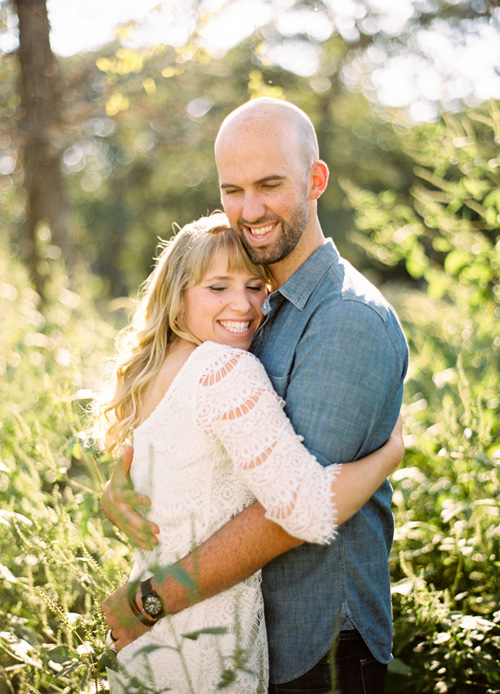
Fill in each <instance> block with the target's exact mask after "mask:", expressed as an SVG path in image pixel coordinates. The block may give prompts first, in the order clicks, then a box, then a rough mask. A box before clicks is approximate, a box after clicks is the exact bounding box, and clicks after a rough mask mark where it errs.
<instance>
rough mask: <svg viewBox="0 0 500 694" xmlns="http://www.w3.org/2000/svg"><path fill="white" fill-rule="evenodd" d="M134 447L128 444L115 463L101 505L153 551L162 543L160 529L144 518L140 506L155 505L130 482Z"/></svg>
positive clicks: (133, 538)
mask: <svg viewBox="0 0 500 694" xmlns="http://www.w3.org/2000/svg"><path fill="white" fill-rule="evenodd" d="M133 455H134V449H133V448H132V446H127V448H126V450H125V453H124V455H123V457H122V458H121V459H120V460H118V461H117V462H116V463H115V466H114V468H113V474H112V475H111V479H110V480H109V482H107V483H106V485H105V486H104V489H103V491H102V494H101V508H102V510H103V511H104V513H105V515H106V516H107V517H108V518H109V520H110V521H111V522H112V523H113V524H114V525H116V526H117V527H118V528H119V529H120V530H121V531H122V532H124V533H125V535H126V536H127V537H128V538H129V539H130V540H131V541H132V542H133V543H134V545H136V546H138V547H140V548H141V549H146V550H151V549H153V546H154V545H156V544H158V538H157V537H156V535H157V534H158V533H159V532H160V529H159V528H158V526H157V525H156V523H152V522H150V521H148V520H146V519H145V518H143V517H142V516H141V515H140V513H139V512H138V510H137V508H138V507H140V506H143V507H147V506H150V505H151V500H150V499H149V497H147V496H145V495H144V494H138V493H137V492H136V491H135V490H134V488H133V487H132V483H131V481H130V466H131V465H132V458H133Z"/></svg>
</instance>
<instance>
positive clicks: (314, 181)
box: [309, 159, 330, 200]
mask: <svg viewBox="0 0 500 694" xmlns="http://www.w3.org/2000/svg"><path fill="white" fill-rule="evenodd" d="M310 175H311V188H310V190H309V199H310V200H317V199H318V198H319V197H320V196H321V194H322V193H323V191H324V190H325V188H326V186H327V185H328V176H329V175H330V172H329V171H328V166H327V165H326V164H325V162H324V161H322V160H321V159H318V160H317V161H315V162H314V164H313V165H312V166H311V173H310Z"/></svg>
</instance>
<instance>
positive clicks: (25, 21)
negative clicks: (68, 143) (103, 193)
mask: <svg viewBox="0 0 500 694" xmlns="http://www.w3.org/2000/svg"><path fill="white" fill-rule="evenodd" d="M14 5H15V9H16V12H17V15H18V18H19V50H18V56H19V63H20V85H19V89H20V96H21V103H20V109H19V112H18V118H19V121H20V130H21V136H22V141H23V145H22V161H23V172H24V188H25V190H26V218H25V226H26V237H27V256H28V262H29V268H30V272H31V277H32V280H33V282H34V284H35V288H36V291H37V292H38V293H39V294H40V296H42V297H43V296H44V293H45V288H44V280H45V276H46V275H47V274H48V270H47V268H46V267H45V268H44V264H45V265H46V264H47V263H48V262H49V261H50V260H53V259H57V258H59V257H60V256H61V252H62V254H63V257H64V258H66V259H68V258H69V257H70V247H69V243H68V237H67V200H66V195H65V185H64V180H63V177H62V172H61V163H60V156H61V136H60V129H61V117H60V94H59V91H58V87H57V74H58V66H57V62H56V59H55V57H54V55H53V53H52V51H51V48H50V43H49V22H48V18H47V7H46V0H14ZM50 240H52V241H53V244H50V243H49V242H50ZM42 245H43V251H42V250H41V247H42Z"/></svg>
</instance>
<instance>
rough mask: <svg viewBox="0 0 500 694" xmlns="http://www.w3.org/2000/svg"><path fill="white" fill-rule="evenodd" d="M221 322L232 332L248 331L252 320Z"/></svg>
mask: <svg viewBox="0 0 500 694" xmlns="http://www.w3.org/2000/svg"><path fill="white" fill-rule="evenodd" d="M220 324H221V325H222V327H223V328H226V330H229V331H230V332H232V333H246V331H247V330H248V328H249V327H250V321H244V322H243V323H242V322H241V321H226V320H221V321H220Z"/></svg>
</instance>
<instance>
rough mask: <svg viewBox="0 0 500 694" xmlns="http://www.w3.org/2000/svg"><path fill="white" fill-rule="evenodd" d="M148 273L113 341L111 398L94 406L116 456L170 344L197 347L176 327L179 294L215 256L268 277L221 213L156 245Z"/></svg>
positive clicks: (104, 437)
mask: <svg viewBox="0 0 500 694" xmlns="http://www.w3.org/2000/svg"><path fill="white" fill-rule="evenodd" d="M161 248H162V251H161V253H160V255H159V256H158V258H157V259H156V265H155V268H154V270H153V272H152V273H151V274H150V276H149V277H148V278H147V280H146V281H145V282H144V284H143V285H142V287H141V289H140V292H139V299H140V301H139V306H138V309H137V311H136V313H135V315H134V317H133V319H132V321H131V324H130V326H129V327H128V328H126V329H125V330H124V331H122V333H121V334H120V336H119V339H118V347H119V350H118V355H117V357H116V359H115V369H114V382H113V383H112V384H111V396H110V397H107V398H105V399H104V398H101V399H100V402H96V403H95V407H94V413H95V421H96V426H95V433H96V436H97V438H98V439H99V440H101V442H102V443H103V444H104V446H105V448H106V449H107V450H108V451H109V452H111V453H116V452H117V450H118V448H119V447H120V446H121V445H122V444H123V443H124V442H125V441H126V440H127V437H128V435H129V433H130V431H131V429H133V427H134V426H136V425H137V423H138V422H139V419H140V412H141V406H142V404H143V400H144V395H145V393H146V389H147V388H148V386H149V385H150V383H151V381H152V380H153V379H154V378H156V376H157V375H158V373H159V371H160V368H161V366H162V364H163V362H164V360H165V356H166V354H167V352H168V350H169V348H170V346H171V344H172V343H173V342H174V340H175V339H176V338H181V339H183V340H187V341H188V342H192V343H194V344H195V345H199V344H200V341H199V340H198V339H197V338H196V337H195V336H194V335H193V334H192V333H191V332H190V331H189V330H188V329H187V328H185V327H183V326H182V324H181V315H182V311H183V299H184V292H185V290H186V289H187V288H188V287H192V286H194V285H196V284H198V283H199V282H201V280H202V279H203V277H204V276H205V275H206V273H207V272H208V270H209V268H210V266H211V264H212V262H213V260H214V258H215V256H216V255H217V254H218V253H219V251H221V250H225V251H227V253H228V262H229V267H228V270H231V271H233V270H236V271H244V272H248V273H250V274H254V275H256V276H259V277H261V278H262V279H263V280H264V281H265V282H266V284H268V285H269V286H270V275H269V273H268V271H267V270H266V268H265V267H264V266H262V265H260V266H259V265H255V264H254V263H253V262H252V261H251V260H250V258H249V257H248V255H247V253H246V251H245V249H244V247H243V245H242V243H241V241H240V239H239V237H238V235H237V234H236V232H235V231H233V230H232V229H231V227H230V226H229V222H228V220H227V217H226V215H225V214H223V213H222V212H215V213H213V214H211V215H210V216H208V217H201V218H200V219H198V220H196V221H194V222H191V223H190V224H186V226H184V227H183V228H182V229H180V231H178V232H177V233H176V234H175V236H173V238H171V239H170V240H169V241H167V242H162V244H161Z"/></svg>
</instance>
